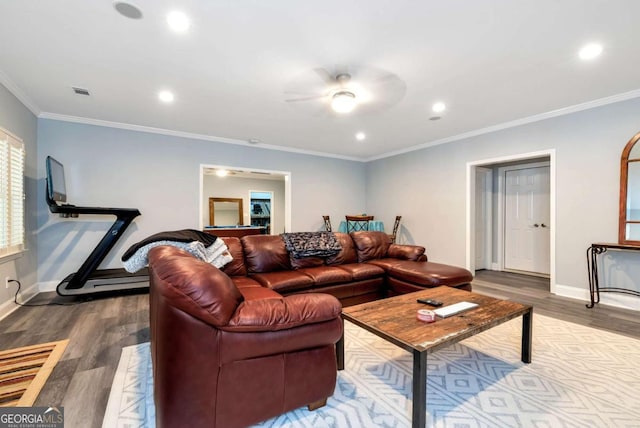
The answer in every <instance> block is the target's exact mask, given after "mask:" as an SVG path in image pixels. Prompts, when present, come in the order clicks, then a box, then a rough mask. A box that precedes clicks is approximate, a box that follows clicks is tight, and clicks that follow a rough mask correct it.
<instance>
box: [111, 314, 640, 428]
mask: <svg viewBox="0 0 640 428" xmlns="http://www.w3.org/2000/svg"><path fill="white" fill-rule="evenodd" d="M521 329H522V321H521V318H517V319H514V320H512V321H509V322H507V323H505V324H501V325H499V326H496V327H494V328H492V329H490V330H487V331H485V332H483V333H481V334H479V335H476V336H474V337H471V338H469V339H466V340H464V341H462V342H460V343H458V344H455V345H452V346H450V347H448V348H445V349H441V350H438V351H436V352H435V353H433V354H429V355H428V357H427V426H429V427H438V428H445V427H447V428H448V427H451V428H454V427H455V428H475V427H486V428H494V427H536V428H537V427H540V428H542V427H549V428H556V427H575V428H584V427H598V428H601V427H616V428H623V427H635V428H638V427H640V341H638V340H635V339H633V338H629V337H625V336H621V335H617V334H614V333H609V332H605V331H602V330H597V329H593V328H589V327H585V326H582V325H577V324H572V323H568V322H565V321H560V320H556V319H554V318H549V317H544V316H541V315H534V316H533V357H532V362H531V364H524V363H522V362H521V361H520V337H521ZM345 367H346V368H345V370H343V371H340V372H338V382H337V385H336V389H335V392H334V394H333V396H332V397H330V398H329V400H328V402H327V406H325V407H322V408H320V409H318V410H315V411H312V412H310V411H308V410H307V408H306V407H303V408H300V409H296V410H294V411H291V412H289V413H286V414H284V415H281V416H279V417H276V418H273V419H270V420H268V421H265V422H263V423H260V424H258V425H256V427H274V428H275V427H291V428H293V427H296V428H297V427H309V428H316V427H327V428H328V427H348V428H355V427H366V428H370V427H384V428H389V427H394V428H395V427H410V426H411V395H412V393H411V379H412V378H411V373H412V357H411V355H410V354H409V353H408V352H406V351H403V350H402V349H400V348H398V347H397V346H395V345H392V344H390V343H388V342H386V341H384V340H382V339H380V338H378V337H376V336H374V335H372V334H371V333H368V332H366V331H365V330H363V329H361V328H359V327H356V326H354V325H353V324H351V323H349V322H345ZM152 382H153V379H152V373H151V358H150V354H149V344H148V343H144V344H140V345H136V346H130V347H127V348H124V349H123V352H122V357H121V360H120V364H119V367H118V371H117V373H116V376H115V378H114V382H113V386H112V390H111V394H110V397H109V403H108V406H107V411H106V413H105V418H104V422H103V427H105V428H107V427H109V428H111V427H124V426H132V427H133V426H135V427H145V428H154V427H155V421H154V417H155V413H154V405H153V383H152Z"/></svg>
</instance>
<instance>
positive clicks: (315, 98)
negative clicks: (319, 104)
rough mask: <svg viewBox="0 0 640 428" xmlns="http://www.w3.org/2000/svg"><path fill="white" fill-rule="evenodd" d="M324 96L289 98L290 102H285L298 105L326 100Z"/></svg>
mask: <svg viewBox="0 0 640 428" xmlns="http://www.w3.org/2000/svg"><path fill="white" fill-rule="evenodd" d="M324 97H325V96H324V95H313V96H311V97H302V98H289V99H288V100H285V102H288V103H296V102H299V101H311V100H318V99H320V98H324Z"/></svg>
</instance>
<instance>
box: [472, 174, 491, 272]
mask: <svg viewBox="0 0 640 428" xmlns="http://www.w3.org/2000/svg"><path fill="white" fill-rule="evenodd" d="M480 174H482V175H484V176H485V187H484V189H478V188H476V198H475V201H476V202H477V200H478V198H482V199H484V207H485V209H484V213H482V218H481V220H482V222H483V223H484V229H485V231H486V232H485V234H484V242H482V243H481V244H482V247H483V253H484V257H483V258H484V265H483V266H476V269H491V265H492V262H493V242H492V241H493V239H492V236H493V170H492V169H491V168H485V167H481V166H478V167H476V175H475V177H477V176H478V175H480ZM475 214H478V213H477V212H476V213H475ZM474 225H476V226H477V225H478V219H477V218H476V219H475V221H474ZM474 233H475V231H474ZM477 236H478V235H477V234H476V235H475V237H477ZM475 248H476V247H474V251H475ZM475 256H477V254H475ZM474 260H477V258H476V259H474Z"/></svg>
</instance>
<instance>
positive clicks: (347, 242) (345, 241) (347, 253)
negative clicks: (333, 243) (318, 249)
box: [325, 232, 358, 265]
mask: <svg viewBox="0 0 640 428" xmlns="http://www.w3.org/2000/svg"><path fill="white" fill-rule="evenodd" d="M335 235H336V239H337V240H338V242H339V243H340V246H341V247H342V250H340V252H339V253H338V254H336V255H335V256H332V257H327V259H326V260H325V262H326V264H328V265H345V264H348V263H356V262H357V261H358V255H357V254H356V247H355V246H354V245H353V239H351V236H349V234H348V233H340V232H336V233H335Z"/></svg>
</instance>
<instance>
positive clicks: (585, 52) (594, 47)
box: [578, 43, 602, 60]
mask: <svg viewBox="0 0 640 428" xmlns="http://www.w3.org/2000/svg"><path fill="white" fill-rule="evenodd" d="M601 53H602V45H601V44H600V43H589V44H588V45H584V46H583V47H582V49H580V52H579V53H578V55H579V56H580V59H583V60H589V59H594V58H595V57H597V56H599V55H600V54H601Z"/></svg>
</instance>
